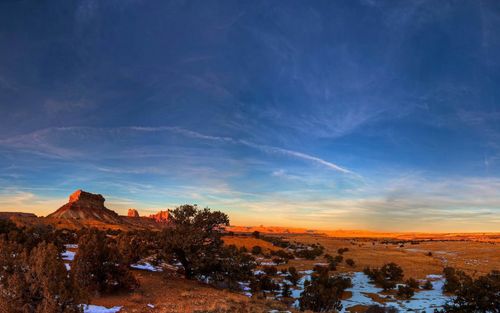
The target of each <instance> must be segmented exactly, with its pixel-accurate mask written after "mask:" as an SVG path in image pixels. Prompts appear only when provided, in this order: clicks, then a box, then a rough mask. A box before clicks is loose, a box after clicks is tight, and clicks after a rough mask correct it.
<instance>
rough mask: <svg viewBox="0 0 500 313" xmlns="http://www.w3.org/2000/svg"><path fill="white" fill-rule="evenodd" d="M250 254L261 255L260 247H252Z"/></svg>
mask: <svg viewBox="0 0 500 313" xmlns="http://www.w3.org/2000/svg"><path fill="white" fill-rule="evenodd" d="M252 254H253V255H259V254H262V247H261V246H253V247H252Z"/></svg>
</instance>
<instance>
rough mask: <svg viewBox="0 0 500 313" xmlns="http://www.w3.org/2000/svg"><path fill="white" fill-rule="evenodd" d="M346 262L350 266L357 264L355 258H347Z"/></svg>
mask: <svg viewBox="0 0 500 313" xmlns="http://www.w3.org/2000/svg"><path fill="white" fill-rule="evenodd" d="M345 263H346V264H347V265H349V266H350V267H354V266H355V265H356V263H355V262H354V260H353V259H346V260H345Z"/></svg>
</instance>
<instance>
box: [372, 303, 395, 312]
mask: <svg viewBox="0 0 500 313" xmlns="http://www.w3.org/2000/svg"><path fill="white" fill-rule="evenodd" d="M366 313H398V310H397V309H396V308H394V307H384V306H380V305H377V304H374V305H370V306H369V307H368V309H367V310H366Z"/></svg>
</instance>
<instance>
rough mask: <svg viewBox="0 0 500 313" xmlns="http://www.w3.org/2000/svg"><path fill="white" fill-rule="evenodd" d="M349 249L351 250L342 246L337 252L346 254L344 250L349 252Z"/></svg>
mask: <svg viewBox="0 0 500 313" xmlns="http://www.w3.org/2000/svg"><path fill="white" fill-rule="evenodd" d="M347 251H349V248H340V249H338V250H337V253H338V254H341V255H342V254H344V252H347Z"/></svg>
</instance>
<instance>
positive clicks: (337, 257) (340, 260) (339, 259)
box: [333, 255, 344, 263]
mask: <svg viewBox="0 0 500 313" xmlns="http://www.w3.org/2000/svg"><path fill="white" fill-rule="evenodd" d="M333 260H334V261H335V263H342V261H343V260H344V257H343V256H341V255H336V256H335V257H334V258H333Z"/></svg>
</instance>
